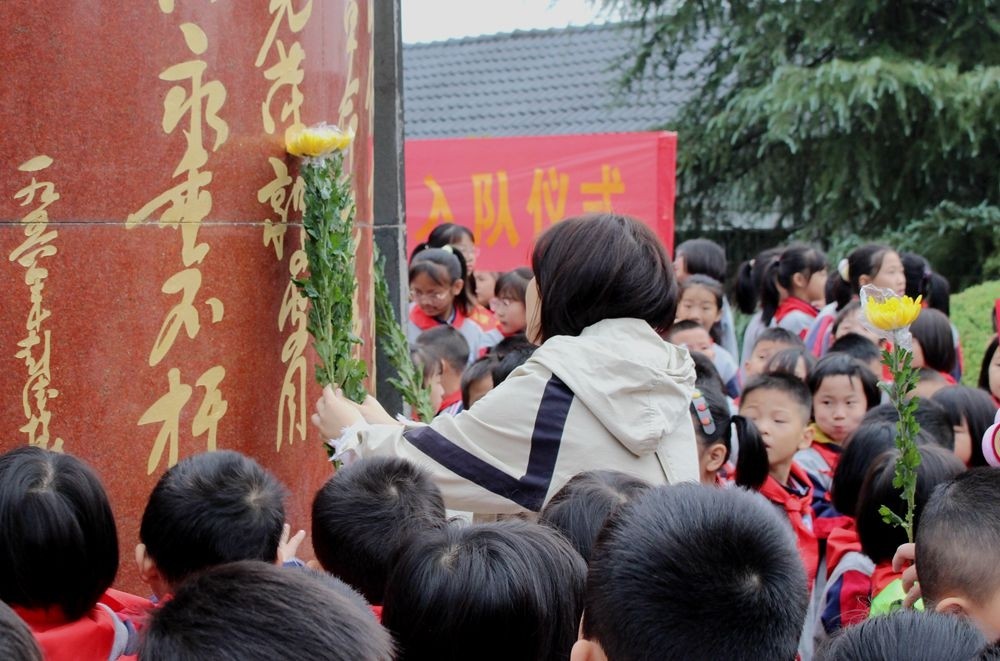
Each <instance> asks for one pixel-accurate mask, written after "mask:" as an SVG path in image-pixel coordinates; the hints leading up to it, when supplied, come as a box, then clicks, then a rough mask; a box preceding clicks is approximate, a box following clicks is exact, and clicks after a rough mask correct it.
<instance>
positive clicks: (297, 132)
mask: <svg viewBox="0 0 1000 661" xmlns="http://www.w3.org/2000/svg"><path fill="white" fill-rule="evenodd" d="M353 140H354V131H341V130H340V129H339V128H337V127H336V126H331V125H329V124H326V123H323V124H316V125H313V126H292V127H289V129H288V132H287V133H286V135H285V149H287V150H288V153H289V154H291V155H292V156H306V157H311V158H318V157H321V156H327V155H329V154H332V153H334V152H337V151H343V150H344V149H347V148H348V147H349V146H350V145H351V141H353Z"/></svg>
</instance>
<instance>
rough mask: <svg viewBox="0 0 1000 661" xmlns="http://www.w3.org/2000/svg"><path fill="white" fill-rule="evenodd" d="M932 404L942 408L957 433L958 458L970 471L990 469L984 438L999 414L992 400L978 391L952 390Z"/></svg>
mask: <svg viewBox="0 0 1000 661" xmlns="http://www.w3.org/2000/svg"><path fill="white" fill-rule="evenodd" d="M931 400H932V401H933V402H934V403H935V404H938V405H940V407H941V409H942V410H943V411H944V413H945V415H946V416H947V417H948V422H950V423H951V428H952V429H953V430H954V432H955V456H956V457H958V459H959V460H960V461H962V462H963V463H964V464H965V465H966V466H969V467H975V466H986V458H985V457H984V456H983V444H982V438H983V434H985V433H986V430H987V429H988V428H989V427H990V425H992V424H993V419H994V418H995V417H996V414H997V405H996V404H994V403H993V400H992V399H991V398H990V396H989V395H988V394H987V393H985V392H983V391H982V390H979V389H978V388H967V387H965V386H950V387H948V388H942V389H941V390H938V391H937V392H936V393H934V396H933V397H931Z"/></svg>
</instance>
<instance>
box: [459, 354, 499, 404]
mask: <svg viewBox="0 0 1000 661" xmlns="http://www.w3.org/2000/svg"><path fill="white" fill-rule="evenodd" d="M496 365H497V359H496V356H493V355H492V354H486V355H485V356H483V357H482V358H480V359H479V360H477V361H476V362H474V363H472V364H471V365H469V366H468V367H466V368H465V371H464V372H462V381H461V389H462V410H463V411H467V410H469V409H470V408H472V405H473V404H475V403H476V402H478V401H479V400H481V399H482V398H483V397H485V396H486V393H488V392H489V391H491V390H493V369H494V368H495V367H496Z"/></svg>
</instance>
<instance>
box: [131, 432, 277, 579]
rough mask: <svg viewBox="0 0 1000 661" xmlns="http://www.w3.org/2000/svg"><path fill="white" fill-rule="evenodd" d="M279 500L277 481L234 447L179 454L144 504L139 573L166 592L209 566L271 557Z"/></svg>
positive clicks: (270, 559) (138, 548)
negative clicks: (176, 462) (234, 450)
mask: <svg viewBox="0 0 1000 661" xmlns="http://www.w3.org/2000/svg"><path fill="white" fill-rule="evenodd" d="M284 498H285V489H284V487H283V486H282V484H281V483H280V482H279V481H278V479H277V478H276V477H275V476H274V475H272V474H271V473H270V472H268V471H267V470H265V469H264V468H263V467H261V466H260V464H258V463H257V462H256V461H254V460H253V459H250V458H249V457H246V456H244V455H242V454H240V453H239V452H233V451H231V450H221V451H218V452H206V453H204V454H197V455H194V456H192V457H188V458H186V459H183V460H181V462H180V463H178V464H177V465H176V466H174V467H173V468H171V469H170V470H168V471H167V472H166V473H164V474H163V476H162V477H160V480H159V482H157V483H156V487H154V488H153V492H152V493H151V494H150V496H149V501H148V502H147V503H146V510H145V512H143V515H142V523H141V525H140V528H139V540H140V542H141V543H140V544H139V545H137V546H136V549H135V554H136V564H137V565H138V567H139V575H140V577H141V578H142V580H143V581H145V582H146V583H147V584H148V585H149V586H150V588H152V590H153V593H154V594H155V595H156V596H157V597H163V596H164V595H168V594H171V593H173V592H174V590H175V589H176V588H177V586H178V585H180V583H181V582H182V581H183V580H184V579H186V578H187V577H188V576H189V575H191V574H194V573H196V572H198V571H200V570H202V569H206V568H208V567H212V566H215V565H221V564H224V563H227V562H234V561H237V560H261V561H263V562H269V563H272V564H273V563H275V562H276V561H277V558H278V545H279V543H280V541H281V533H282V527H283V526H284V523H285V506H284Z"/></svg>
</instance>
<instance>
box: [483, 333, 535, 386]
mask: <svg viewBox="0 0 1000 661" xmlns="http://www.w3.org/2000/svg"><path fill="white" fill-rule="evenodd" d="M537 348H538V347H536V346H535V345H533V344H532V345H528V346H523V347H521V348H518V349H512V350H510V351H507V352H506V354H504V355H503V356H502V357H501V355H500V354H497V358H498V360H497V362H496V363H494V365H493V370H492V374H493V387H494V388H495V387H497V386H498V385H500V384H501V383H503V382H504V381H506V380H507V377H508V376H510V375H511V373H513V371H514V370H516V369H517V368H518V367H520V366H521V365H524V364H525V363H526V362H528V359H529V358H531V356H532V355H533V354H534V353H535V349H537Z"/></svg>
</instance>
